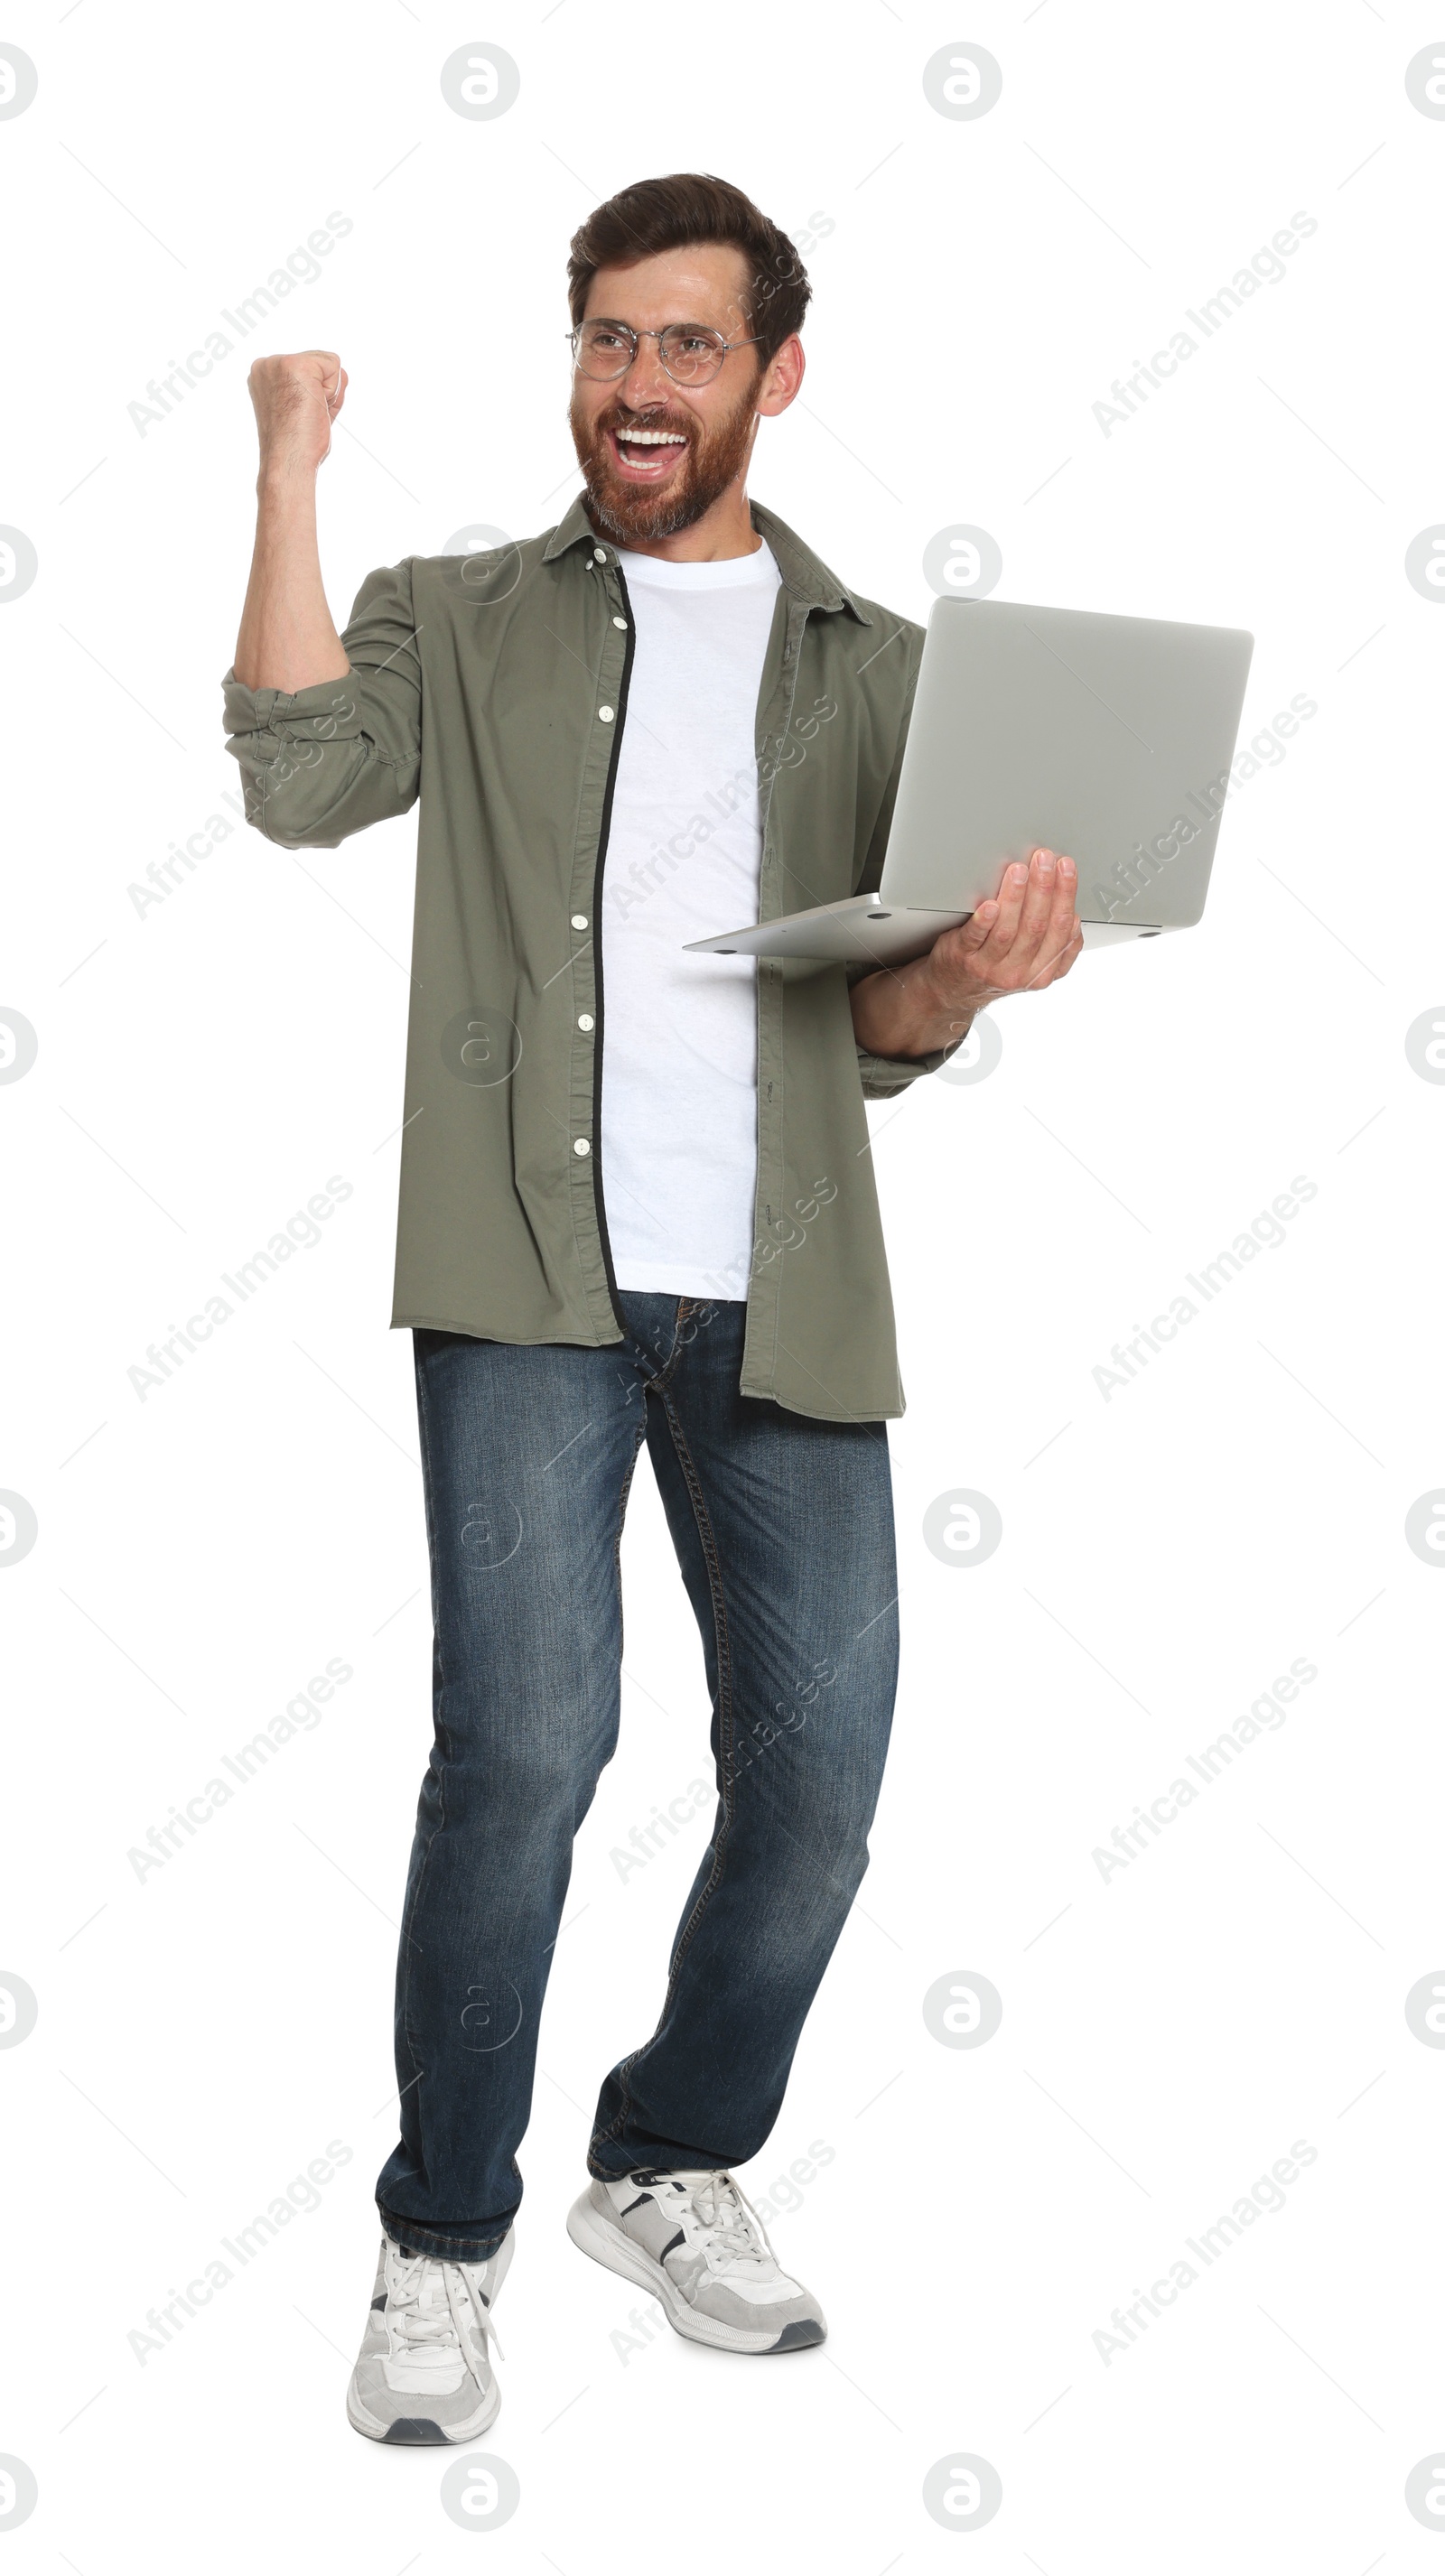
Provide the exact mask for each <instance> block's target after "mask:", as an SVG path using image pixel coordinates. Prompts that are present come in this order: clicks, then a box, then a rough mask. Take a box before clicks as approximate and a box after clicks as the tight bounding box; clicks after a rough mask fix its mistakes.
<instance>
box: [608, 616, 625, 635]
mask: <svg viewBox="0 0 1445 2576" xmlns="http://www.w3.org/2000/svg"><path fill="white" fill-rule="evenodd" d="M612 623H613V625H614V626H620V627H621V628H622V630H623V633H624V634H625V633H626V631H627V620H626V618H625V617H614V618H613V620H612Z"/></svg>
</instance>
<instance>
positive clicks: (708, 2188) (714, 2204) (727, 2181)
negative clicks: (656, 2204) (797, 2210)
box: [671, 2168, 778, 2268]
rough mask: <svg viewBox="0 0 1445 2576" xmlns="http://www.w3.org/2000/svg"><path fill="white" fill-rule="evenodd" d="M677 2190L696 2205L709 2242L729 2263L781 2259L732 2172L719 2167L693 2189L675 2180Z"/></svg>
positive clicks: (694, 2209)
mask: <svg viewBox="0 0 1445 2576" xmlns="http://www.w3.org/2000/svg"><path fill="white" fill-rule="evenodd" d="M671 2179H672V2184H673V2189H674V2190H675V2191H676V2192H678V2193H679V2194H681V2196H682V2197H683V2198H684V2199H690V2200H691V2202H692V2208H693V2215H694V2217H695V2218H696V2220H697V2223H698V2225H699V2227H700V2228H701V2230H702V2233H703V2235H704V2237H705V2238H706V2239H707V2241H708V2243H709V2244H710V2245H711V2246H713V2247H715V2249H716V2250H717V2252H718V2253H719V2254H721V2255H723V2256H724V2257H725V2258H726V2260H727V2261H729V2262H733V2263H736V2262H754V2263H763V2262H767V2263H771V2264H773V2266H774V2268H776V2267H777V2259H778V2258H777V2256H776V2255H775V2254H774V2252H773V2249H772V2246H771V2244H770V2243H769V2241H768V2231H767V2229H766V2228H765V2227H764V2225H763V2222H762V2220H761V2219H760V2218H759V2216H758V2213H757V2211H756V2210H755V2209H754V2207H753V2205H752V2203H751V2201H750V2200H748V2199H747V2198H746V2197H745V2196H744V2194H743V2192H742V2191H741V2190H740V2189H739V2187H738V2185H737V2184H736V2183H735V2182H734V2180H733V2178H732V2175H731V2174H730V2173H727V2172H724V2171H723V2170H722V2169H721V2168H717V2169H715V2170H714V2171H712V2172H711V2173H706V2174H703V2175H701V2176H700V2177H699V2178H698V2180H697V2181H696V2182H694V2183H692V2184H691V2186H689V2185H688V2184H687V2183H683V2182H678V2181H677V2180H676V2179H675V2177H673V2178H671Z"/></svg>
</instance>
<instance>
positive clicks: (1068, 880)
mask: <svg viewBox="0 0 1445 2576" xmlns="http://www.w3.org/2000/svg"><path fill="white" fill-rule="evenodd" d="M1077 886H1078V870H1077V868H1076V867H1075V865H1074V862H1073V860H1072V859H1069V858H1060V857H1059V856H1058V855H1057V854H1056V853H1055V852H1054V851H1053V850H1035V852H1034V854H1033V857H1032V858H1031V859H1030V861H1029V864H1028V866H1027V867H1025V866H1024V865H1023V864H1022V862H1018V861H1016V862H1015V863H1014V865H1013V866H1011V867H1008V868H1006V869H1005V870H1004V878H1003V883H1002V885H1001V886H1000V887H999V890H998V893H997V895H994V896H991V897H990V899H989V900H988V902H987V903H981V904H980V905H979V907H978V910H977V912H975V913H973V914H971V915H970V917H969V919H968V920H967V921H965V922H963V923H962V924H961V925H960V927H959V928H958V929H957V930H945V931H944V933H943V935H942V937H941V938H939V939H936V940H935V941H934V943H933V946H932V948H931V949H930V950H929V952H928V955H927V956H926V957H915V958H914V959H913V961H912V963H911V965H907V966H897V967H886V966H885V967H883V968H881V969H880V971H879V972H878V973H877V974H876V975H865V976H864V977H863V978H862V979H861V981H860V982H858V983H857V984H855V985H854V987H853V991H852V996H851V999H852V1004H853V1029H854V1034H855V1036H856V1037H857V1040H858V1044H859V1045H860V1046H861V1047H865V1048H866V1049H867V1050H868V1052H869V1054H870V1055H881V1056H908V1055H932V1054H933V1053H934V1052H935V1051H936V1050H937V1049H938V1048H939V1047H950V1046H953V1045H954V1044H955V1043H956V1041H957V1040H958V1039H960V1038H961V1037H963V1036H964V1035H965V1033H966V1031H967V1029H968V1027H969V1023H970V1022H971V1020H972V1018H973V1015H974V1013H975V1011H981V1010H982V1009H983V1007H984V1005H985V1003H987V1002H996V1001H999V1000H1001V999H1002V997H1003V995H1004V994H1005V993H1039V992H1042V991H1043V989H1044V986H1045V985H1046V984H1056V983H1057V982H1058V980H1059V977H1060V976H1061V975H1067V973H1068V971H1069V968H1070V967H1071V966H1072V965H1073V963H1074V960H1075V958H1076V957H1077V956H1078V954H1079V951H1080V949H1081V948H1082V946H1083V944H1084V935H1083V932H1082V930H1081V929H1080V927H1079V923H1078V921H1077V919H1076V917H1075V913H1074V896H1075V893H1076V890H1077Z"/></svg>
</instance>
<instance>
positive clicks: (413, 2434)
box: [346, 2381, 502, 2450]
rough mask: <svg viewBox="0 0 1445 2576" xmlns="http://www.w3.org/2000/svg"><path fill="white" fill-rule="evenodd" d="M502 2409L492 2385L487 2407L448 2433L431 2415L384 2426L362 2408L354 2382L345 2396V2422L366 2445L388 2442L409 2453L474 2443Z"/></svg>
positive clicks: (407, 2417)
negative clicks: (361, 2436)
mask: <svg viewBox="0 0 1445 2576" xmlns="http://www.w3.org/2000/svg"><path fill="white" fill-rule="evenodd" d="M501 2407H502V2392H501V2390H500V2388H499V2387H498V2386H497V2385H496V2383H495V2381H494V2382H493V2384H492V2393H491V2400H490V2403H489V2404H487V2405H486V2406H483V2407H481V2408H480V2409H479V2410H478V2412H477V2413H476V2414H475V2415H473V2416H470V2417H469V2418H468V2420H467V2423H466V2425H465V2426H464V2427H462V2428H459V2429H458V2430H457V2431H455V2432H451V2433H448V2432H447V2431H445V2430H444V2428H443V2427H442V2426H441V2425H440V2424H438V2423H436V2422H435V2421H434V2420H433V2418H432V2417H431V2416H430V2415H398V2416H396V2417H395V2418H394V2419H393V2421H392V2422H391V2423H390V2424H383V2423H382V2421H381V2419H380V2417H379V2416H376V2415H373V2414H372V2412H371V2409H370V2408H369V2407H367V2406H363V2405H362V2402H361V2400H360V2398H359V2397H358V2396H357V2394H356V2387H355V2383H354V2381H353V2383H352V2385H351V2386H350V2387H349V2388H348V2389H347V2392H346V2418H347V2422H348V2423H349V2424H350V2426H351V2429H352V2431H353V2432H354V2433H361V2434H363V2435H364V2436H365V2438H366V2440H367V2441H368V2442H391V2443H394V2444H397V2445H399V2446H400V2447H401V2448H403V2449H408V2450H418V2449H422V2448H425V2447H430V2446H433V2445H435V2444H438V2443H439V2444H440V2445H441V2446H442V2448H443V2449H446V2448H447V2447H448V2446H449V2445H451V2446H454V2445H456V2444H457V2443H460V2442H474V2441H475V2440H476V2438H477V2435H478V2434H479V2433H485V2431H486V2430H487V2427H488V2425H489V2424H495V2422H496V2420H497V2417H498V2415H499V2414H500V2413H501Z"/></svg>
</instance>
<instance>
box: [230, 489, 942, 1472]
mask: <svg viewBox="0 0 1445 2576" xmlns="http://www.w3.org/2000/svg"><path fill="white" fill-rule="evenodd" d="M752 515H753V523H754V526H755V527H756V529H757V530H758V532H759V534H760V535H761V536H762V537H764V538H765V539H766V541H767V543H768V544H769V545H770V546H771V548H772V550H773V553H774V555H775V556H776V558H777V562H778V567H779V570H780V572H781V574H782V587H781V589H780V590H779V592H778V597H777V604H776V608H775V611H774V618H773V626H772V631H771V635H770V638H769V642H768V648H767V656H766V660H765V663H764V669H763V679H762V686H761V690H760V693H759V700H758V714H757V735H756V739H757V756H758V763H759V779H760V810H761V818H762V841H763V854H762V883H761V898H760V900H761V917H762V918H763V919H764V920H769V919H772V918H774V917H776V916H777V915H778V914H779V913H785V912H800V911H802V910H804V909H805V908H806V907H807V906H808V905H810V904H817V903H830V902H834V901H836V900H838V899H839V898H841V897H843V896H846V895H849V894H854V893H857V892H859V891H860V890H863V891H868V890H871V889H872V888H874V887H875V886H876V885H877V884H878V881H879V876H880V872H881V869H882V864H883V849H884V844H885V841H886V839H887V835H888V825H889V820H890V817H891V814H892V811H893V801H894V796H895V794H896V791H897V785H898V772H899V764H900V760H901V757H902V752H903V742H904V736H905V733H906V731H907V726H908V715H909V709H910V706H911V704H912V699H913V689H914V683H915V681H916V678H917V674H918V662H919V655H920V652H921V650H922V643H923V636H922V630H921V628H919V627H917V626H915V625H912V624H910V623H909V622H908V621H907V620H906V619H903V618H899V617H895V616H894V615H892V614H891V612H890V611H888V610H886V609H882V608H879V607H877V606H875V605H874V603H873V602H871V601H868V600H863V599H859V598H858V597H856V596H855V595H854V594H853V593H852V592H851V591H847V590H845V589H844V588H843V587H842V584H841V583H840V582H839V581H838V580H837V579H836V578H835V576H834V575H833V574H832V573H831V572H829V570H828V569H827V567H826V565H824V564H822V563H820V562H819V560H818V558H817V556H816V555H814V554H811V553H810V552H809V550H808V548H807V547H806V546H805V545H803V544H802V543H801V542H800V541H799V539H798V538H797V537H795V536H794V535H793V533H792V531H791V530H790V529H789V528H787V527H785V526H784V525H783V523H782V521H781V520H780V519H777V518H775V517H774V515H773V513H772V512H771V511H770V510H764V509H762V508H760V507H758V506H757V505H756V504H754V506H753V514H752ZM342 640H343V642H344V644H345V647H346V651H347V654H348V656H349V658H350V664H351V668H350V670H349V671H348V673H347V675H346V678H345V679H344V680H339V681H334V680H332V681H323V682H322V683H321V684H320V685H319V686H317V687H314V688H308V689H298V690H296V691H294V692H290V693H288V692H286V691H284V690H281V689H247V688H243V687H242V686H241V684H240V683H239V681H238V680H237V679H236V677H235V674H234V672H232V673H228V675H227V677H226V681H225V684H224V685H225V701H226V721H227V728H228V743H227V748H228V749H229V750H230V751H231V752H233V753H234V755H235V757H236V759H237V761H238V762H239V763H240V767H241V771H242V775H243V779H244V782H245V798H246V817H247V820H248V822H251V823H254V824H255V825H256V827H257V829H258V830H259V831H261V832H262V833H264V835H265V836H266V838H267V839H268V840H270V841H274V842H277V843H279V844H280V846H281V847H282V848H283V849H299V848H308V847H309V848H321V849H334V848H335V847H336V845H337V843H338V842H340V841H342V840H344V839H345V838H346V836H347V835H348V833H351V832H359V831H362V830H364V829H365V827H366V825H367V824H368V823H376V822H381V821H383V820H385V819H386V818H387V817H388V816H391V815H397V814H404V813H405V812H406V811H407V808H408V807H409V806H410V805H412V804H414V803H415V802H416V801H417V799H418V798H420V803H421V813H420V824H419V832H418V840H417V878H416V913H415V927H414V934H413V949H412V975H413V987H412V1003H411V1021H410V1029H409V1034H408V1042H407V1067H406V1097H405V1104H404V1111H403V1116H404V1121H405V1124H404V1131H403V1138H402V1159H401V1194H400V1209H399V1218H398V1235H397V1255H396V1297H395V1305H394V1308H393V1314H392V1321H393V1323H395V1324H399V1325H415V1324H421V1325H435V1326H438V1327H440V1328H441V1329H442V1330H444V1331H448V1332H456V1333H470V1334H474V1335H476V1336H478V1337H479V1338H480V1339H482V1340H486V1341H499V1342H570V1343H579V1344H585V1345H590V1346H598V1345H601V1344H604V1343H608V1342H616V1341H618V1340H620V1338H621V1328H620V1320H619V1315H618V1309H617V1304H616V1293H615V1284H614V1281H613V1277H612V1265H611V1258H610V1254H609V1251H608V1244H607V1222H606V1201H605V1195H604V1185H605V1175H604V1174H603V1171H602V1169H601V1153H600V1140H601V1117H600V1103H601V1085H602V1082H603V1081H604V1079H605V1066H606V1043H605V1025H606V1023H605V996H604V994H603V990H602V957H601V953H600V950H601V942H600V940H599V939H598V938H597V937H596V936H595V931H596V926H597V924H598V921H599V917H600V911H601V901H602V872H603V865H604V862H605V858H606V852H607V833H608V819H609V813H610V808H611V802H612V789H613V782H614V779H615V777H616V772H617V754H618V744H619V742H620V740H621V735H622V728H623V725H624V723H625V722H626V717H627V683H628V675H629V671H630V668H631V663H632V651H633V629H632V617H631V611H630V606H629V602H628V596H627V586H626V582H625V579H624V577H623V574H622V572H621V570H620V568H619V565H618V561H617V548H616V546H615V545H613V544H611V543H610V542H607V541H605V540H603V539H600V538H599V537H598V536H597V535H596V534H595V532H594V530H593V528H592V525H591V523H590V521H589V520H588V518H587V516H586V513H585V511H584V509H583V506H582V502H581V499H580V498H579V499H578V500H576V501H574V503H573V504H572V507H571V508H570V509H569V511H568V512H567V515H566V517H565V518H564V519H563V520H562V522H561V524H560V526H558V527H556V528H554V529H552V530H550V531H548V532H547V533H546V534H544V535H543V536H540V537H534V538H531V539H528V540H527V541H525V542H524V543H521V544H508V545H505V546H500V547H496V548H493V549H492V550H491V551H490V552H488V553H485V554H475V555H465V556H462V555H442V556H435V557H421V556H416V557H412V558H411V559H409V560H408V561H407V562H405V563H400V564H396V565H394V566H392V567H391V568H390V569H389V570H386V571H381V572H374V573H371V574H369V575H368V577H367V579H366V580H365V581H364V582H363V584H362V586H361V590H360V592H359V593H358V596H357V601H356V606H355V608H354V609H353V611H352V615H351V622H350V624H349V625H348V627H347V629H346V632H345V635H344V637H343V639H342ZM738 926H739V925H737V924H735V923H733V922H726V921H720V922H719V923H718V925H717V927H718V929H719V930H731V929H734V928H736V927H738ZM857 971H859V970H856V969H849V968H846V967H844V966H840V965H822V964H811V963H806V962H801V961H796V960H790V961H788V962H786V963H783V962H776V961H773V960H769V959H761V960H760V961H759V963H758V970H757V1010H758V1182H757V1203H756V1224H755V1243H754V1253H753V1260H752V1271H751V1277H750V1280H749V1282H748V1290H747V1306H748V1317H747V1337H746V1344H745V1349H744V1357H743V1371H742V1381H741V1389H742V1393H743V1394H744V1395H750V1396H763V1397H771V1398H773V1399H774V1400H775V1401H776V1402H777V1403H779V1404H782V1405H785V1406H787V1407H788V1408H789V1409H790V1410H791V1411H793V1412H796V1413H806V1414H812V1415H815V1416H818V1417H820V1418H822V1419H823V1420H826V1421H849V1420H859V1419H863V1420H878V1419H883V1418H887V1417H890V1416H893V1415H896V1414H899V1413H901V1412H902V1410H903V1394H902V1389H901V1386H900V1383H899V1377H898V1362H897V1354H896V1351H895V1346H894V1331H893V1303H892V1298H891V1296H890V1293H889V1287H888V1269H887V1262H886V1259H885V1255H884V1249H883V1235H882V1228H881V1225H880V1222H879V1215H878V1202H877V1196H876V1193H875V1190H874V1185H873V1163H872V1156H871V1154H870V1151H869V1139H868V1125H867V1120H866V1118H865V1115H864V1108H863V1103H864V1101H865V1099H870V1100H877V1099H882V1098H884V1097H885V1096H886V1095H888V1094H889V1093H892V1092H896V1091H900V1090H901V1089H902V1088H903V1087H904V1085H905V1084H907V1083H909V1082H911V1081H913V1080H914V1079H915V1077H916V1076H917V1075H918V1074H920V1073H927V1072H931V1071H932V1070H933V1069H934V1068H935V1067H936V1066H937V1065H938V1064H939V1063H941V1062H942V1061H943V1059H942V1056H941V1055H931V1056H920V1057H910V1058H907V1059H905V1060H901V1061H897V1062H893V1061H888V1060H886V1059H883V1058H881V1057H877V1056H872V1055H869V1054H867V1053H866V1052H865V1051H864V1050H863V1049H862V1048H860V1047H858V1046H857V1045H856V1043H855V1040H854V1035H853V1025H852V1018H851V1015H850V1011H849V1001H848V992H849V980H850V975H852V974H856V972H857ZM697 1150H698V1153H699V1155H700V1156H705V1155H706V1153H707V1150H708V1139H707V1137H706V1135H700V1136H699V1137H698V1140H697Z"/></svg>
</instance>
